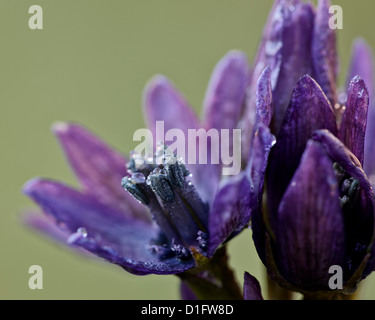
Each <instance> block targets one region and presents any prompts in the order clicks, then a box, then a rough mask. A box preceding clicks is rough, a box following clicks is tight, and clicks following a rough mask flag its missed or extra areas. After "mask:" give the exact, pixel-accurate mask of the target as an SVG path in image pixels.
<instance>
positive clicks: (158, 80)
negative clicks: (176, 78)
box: [143, 74, 171, 96]
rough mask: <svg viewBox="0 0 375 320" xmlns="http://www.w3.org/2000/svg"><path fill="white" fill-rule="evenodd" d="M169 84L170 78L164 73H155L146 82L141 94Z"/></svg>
mask: <svg viewBox="0 0 375 320" xmlns="http://www.w3.org/2000/svg"><path fill="white" fill-rule="evenodd" d="M170 84H171V82H170V80H169V79H168V78H167V77H166V76H165V75H163V74H156V75H154V76H153V77H151V78H150V79H149V80H148V81H147V82H146V85H145V88H144V90H143V96H145V95H146V94H147V93H149V92H152V91H154V90H155V89H157V88H159V87H165V86H168V85H170Z"/></svg>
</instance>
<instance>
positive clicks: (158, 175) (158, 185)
mask: <svg viewBox="0 0 375 320" xmlns="http://www.w3.org/2000/svg"><path fill="white" fill-rule="evenodd" d="M156 170H157V169H156ZM156 170H154V171H153V172H151V174H150V175H149V176H148V177H147V184H149V185H150V186H151V189H152V191H154V192H155V193H156V194H157V195H158V196H159V197H160V198H162V199H163V200H164V201H166V202H173V201H174V198H175V197H174V193H173V190H172V187H171V185H170V184H169V182H168V177H167V175H166V174H164V173H162V172H160V171H156ZM155 171H156V172H155Z"/></svg>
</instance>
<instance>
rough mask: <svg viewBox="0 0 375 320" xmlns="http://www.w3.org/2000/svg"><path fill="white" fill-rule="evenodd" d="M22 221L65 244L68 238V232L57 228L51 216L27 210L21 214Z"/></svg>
mask: <svg viewBox="0 0 375 320" xmlns="http://www.w3.org/2000/svg"><path fill="white" fill-rule="evenodd" d="M22 222H23V223H24V224H25V225H26V226H28V227H31V228H32V229H34V230H36V231H38V232H40V233H42V234H44V235H46V236H48V237H49V238H51V239H53V240H55V241H57V242H60V243H64V244H66V241H67V240H68V238H69V233H67V232H64V231H63V230H61V229H59V228H58V227H57V226H56V224H55V221H54V220H53V219H52V218H51V217H48V216H45V215H42V214H41V213H36V212H27V213H26V214H25V215H24V216H23V218H22Z"/></svg>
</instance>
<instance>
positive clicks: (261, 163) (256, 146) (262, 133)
mask: <svg viewBox="0 0 375 320" xmlns="http://www.w3.org/2000/svg"><path fill="white" fill-rule="evenodd" d="M274 144H275V137H274V136H273V135H272V134H271V132H270V130H269V129H268V128H267V127H265V126H264V125H260V127H259V129H258V131H257V133H256V135H255V137H254V143H253V147H252V150H251V155H250V161H249V163H248V165H247V168H246V174H247V176H248V178H249V180H250V187H251V227H252V230H253V239H254V243H255V246H256V248H257V251H258V254H259V256H260V258H261V260H262V261H263V262H265V259H264V258H265V257H264V252H265V243H264V234H265V226H264V223H263V218H262V196H263V185H264V178H265V173H266V168H267V165H268V156H269V154H270V151H271V148H272V147H273V145H274Z"/></svg>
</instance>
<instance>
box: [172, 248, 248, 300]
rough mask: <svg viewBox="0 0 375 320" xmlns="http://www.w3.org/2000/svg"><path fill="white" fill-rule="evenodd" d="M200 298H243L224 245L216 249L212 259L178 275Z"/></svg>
mask: <svg viewBox="0 0 375 320" xmlns="http://www.w3.org/2000/svg"><path fill="white" fill-rule="evenodd" d="M178 276H179V277H180V279H181V280H182V281H184V282H185V283H186V284H187V285H188V286H189V287H190V289H192V290H193V291H194V293H195V295H196V296H197V298H198V299H201V300H242V299H243V296H242V290H241V289H240V286H239V284H238V283H237V281H236V279H235V276H234V273H233V271H232V269H231V268H230V267H229V265H228V255H227V253H226V248H225V247H223V248H221V249H219V250H217V251H216V253H215V255H214V256H213V258H212V259H210V260H209V261H207V262H206V263H205V264H203V265H200V266H199V267H198V268H196V269H193V270H192V271H187V272H183V273H181V274H179V275H178Z"/></svg>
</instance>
